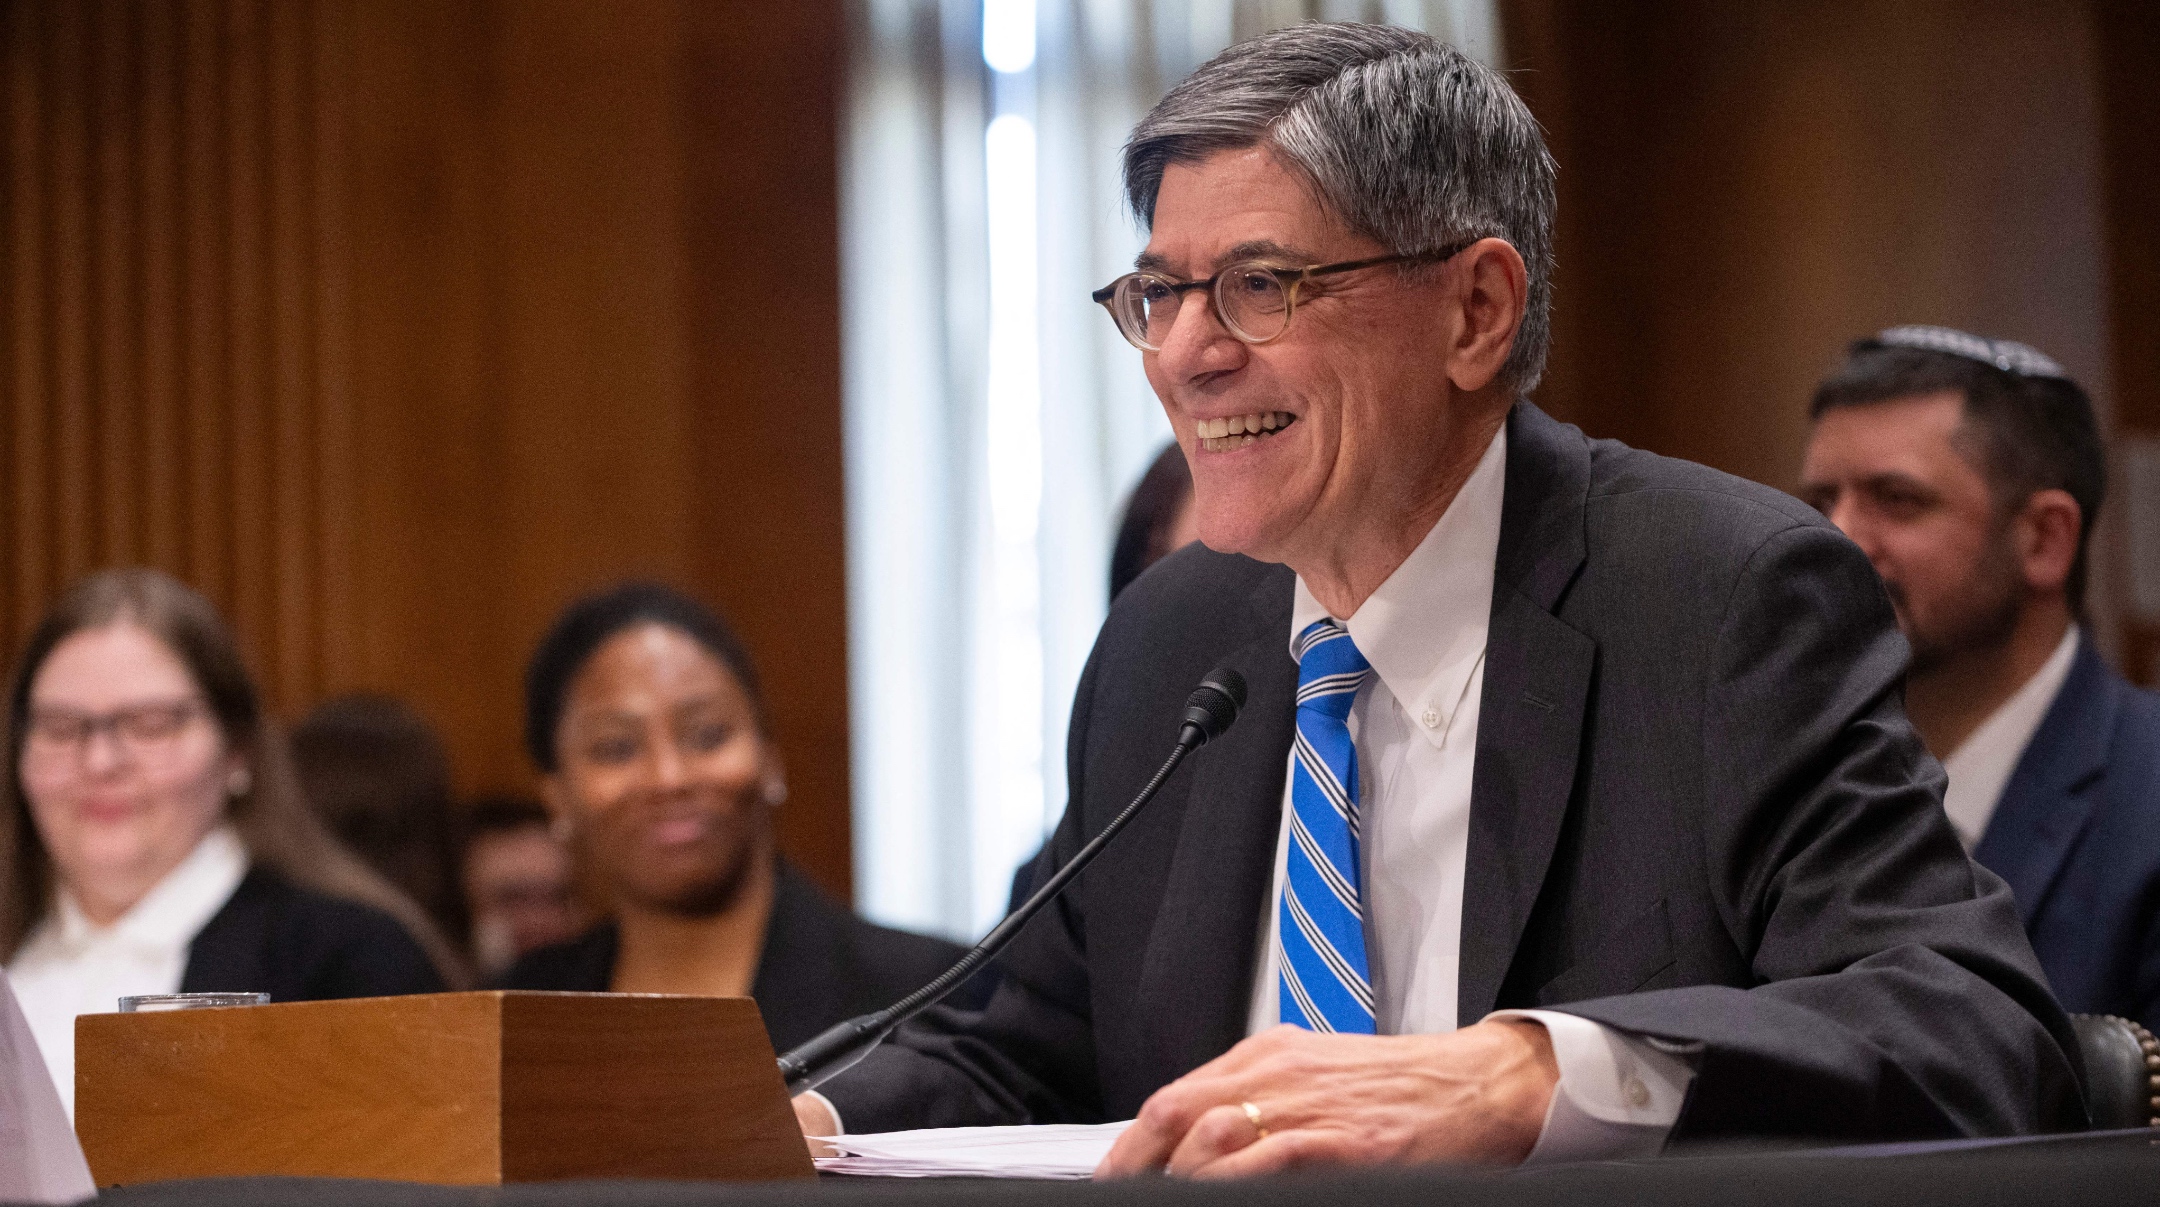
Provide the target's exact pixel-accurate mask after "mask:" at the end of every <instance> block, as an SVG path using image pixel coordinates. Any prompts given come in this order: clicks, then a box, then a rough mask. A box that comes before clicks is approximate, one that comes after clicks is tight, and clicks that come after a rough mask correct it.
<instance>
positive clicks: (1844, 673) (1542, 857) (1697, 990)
mask: <svg viewBox="0 0 2160 1207" xmlns="http://www.w3.org/2000/svg"><path fill="white" fill-rule="evenodd" d="M1508 425H1509V426H1508V458H1507V461H1508V465H1507V485H1506V501H1505V504H1504V508H1503V514H1502V520H1501V532H1500V549H1499V557H1498V561H1497V564H1496V569H1497V573H1496V575H1495V582H1494V590H1493V610H1492V623H1491V629H1490V636H1489V638H1488V645H1487V649H1486V663H1485V685H1484V695H1483V697H1482V704H1481V714H1480V719H1479V726H1478V742H1477V763H1476V768H1475V770H1474V772H1473V775H1472V788H1471V817H1470V846H1469V856H1468V868H1467V881H1466V885H1465V888H1464V895H1463V897H1464V899H1463V921H1462V955H1461V961H1462V962H1461V969H1460V989H1459V1007H1458V1016H1459V1017H1460V1018H1461V1019H1462V1020H1463V1021H1465V1022H1466V1023H1467V1022H1473V1021H1475V1020H1477V1019H1478V1018H1480V1017H1482V1016H1483V1015H1484V1014H1485V1013H1486V1012H1488V1011H1490V1010H1493V1009H1496V1008H1501V1007H1530V1006H1540V1007H1552V1006H1559V1005H1563V1004H1564V1005H1566V1006H1567V1008H1568V1009H1569V1010H1570V1011H1571V1012H1573V1013H1577V1014H1580V1015H1583V1016H1585V1017H1588V1018H1592V1019H1596V1020H1598V1021H1600V1022H1603V1023H1606V1024H1608V1025H1610V1026H1614V1027H1619V1028H1622V1029H1625V1030H1628V1031H1631V1032H1635V1033H1639V1034H1645V1035H1651V1036H1656V1037H1660V1038H1662V1039H1665V1040H1669V1041H1673V1042H1675V1043H1677V1044H1682V1045H1687V1046H1688V1047H1689V1048H1690V1049H1691V1050H1692V1051H1693V1052H1694V1054H1695V1059H1696V1061H1697V1066H1698V1073H1697V1076H1696V1079H1695V1082H1694V1085H1693V1088H1692V1090H1691V1092H1690V1094H1689V1097H1688V1101H1687V1104H1686V1106H1685V1107H1684V1108H1683V1110H1682V1113H1681V1116H1680V1119H1679V1122H1678V1124H1677V1126H1676V1128H1675V1132H1674V1136H1675V1138H1676V1139H1691V1138H1700V1137H1715V1136H1739V1135H1746V1136H1752V1135H1797V1136H1811V1137H1854V1138H1887V1137H1922V1136H1948V1135H1957V1134H1971V1135H1988V1134H2004V1133H2015V1132H2027V1131H2035V1130H2042V1129H2052V1128H2061V1127H2068V1126H2077V1125H2079V1124H2080V1123H2081V1122H2082V1118H2083V1112H2082V1107H2081V1106H2080V1105H2079V1102H2078V1094H2077V1086H2076V1080H2075V1072H2074V1067H2073V1058H2072V1057H2070V1056H2068V1055H2066V1053H2069V1052H2073V1051H2075V1048H2074V1042H2073V1040H2072V1038H2071V1035H2070V1031H2069V1028H2068V1024H2067V1021H2066V1020H2065V1018H2064V1016H2063V1013H2062V1011H2061V1010H2060V1008H2059V1007H2057V1005H2056V1004H2055V1001H2054V999H2053V998H2052V997H2051V996H2050V995H2049V992H2048V989H2047V984H2046V982H2045V981H2044V980H2043V979H2042V977H2041V974H2040V970H2039V967H2038V965H2037V963H2036V962H2035V960H2034V958H2033V954H2032V949H2031V948H2030V947H2029V946H2028V945H2027V943H2026V939H2025V935H2024V931H2023V928H2022V927H2021V926H2020V925H2019V923H2018V915H2017V909H2016V906H2015V905H2014V904H2013V903H2012V901H2011V898H2010V894H2009V892H2008V891H2007V889H2006V888H2005V887H2004V885H2003V883H2002V881H2000V880H1999V879H1997V878H1996V877H1995V876H1993V875H1992V874H1990V873H1988V872H1986V871H1984V870H1982V869H1980V868H1979V867H1977V866H1976V865H1974V864H1973V863H1972V862H1971V861H1970V860H1968V859H1967V858H1966V857H1965V854H1964V852H1963V851H1962V850H1961V849H1960V848H1959V846H1958V842H1957V838H1956V837H1955V835H1954V834H1953V833H1952V832H1951V829H1950V826H1949V823H1948V821H1947V820H1946V819H1945V817H1944V815H1943V811H1942V787H1943V775H1942V770H1941V768H1940V767H1939V765H1938V764H1937V763H1936V762H1935V761H1934V759H1932V758H1931V757H1929V756H1928V754H1927V752H1926V750H1925V749H1924V748H1923V747H1922V745H1921V743H1920V740H1919V738H1918V737H1917V736H1916V735H1915V734H1914V732H1913V730H1912V728H1911V726H1910V724H1909V723H1908V722H1907V721H1906V718H1905V714H1904V709H1903V697H1902V684H1903V673H1904V666H1905V661H1906V654H1907V651H1906V646H1905V642H1904V640H1903V638H1901V637H1900V636H1899V635H1898V633H1897V630H1896V627H1895V625H1894V623H1893V618H1892V615H1891V611H1890V607H1889V604H1888V601H1887V600H1886V598H1885V597H1884V594H1883V591H1882V587H1881V585H1880V583H1879V581H1878V580H1877V579H1876V577H1875V574H1874V572H1873V570H1872V569H1871V568H1870V567H1869V566H1868V563H1867V559H1866V558H1865V557H1864V556H1862V555H1861V553H1860V552H1859V550H1858V549H1856V548H1854V547H1853V546H1852V544H1851V543H1849V542H1848V541H1846V540H1845V538H1844V537H1843V536H1841V535H1840V534H1839V533H1838V532H1837V530H1836V529H1835V528H1832V527H1831V526H1829V525H1828V524H1827V523H1825V522H1824V521H1823V519H1822V517H1821V516H1819V515H1817V514H1816V513H1815V512H1814V511H1813V510H1811V509H1809V508H1808V507H1807V506H1805V505H1804V504H1801V503H1800V502H1798V501H1796V500H1794V499H1791V498H1789V497H1787V496H1785V495H1783V494H1779V493H1778V492H1776V491H1773V490H1769V489H1767V488H1764V487H1761V486H1756V485H1753V484H1751V483H1747V482H1743V481H1740V480H1738V479H1735V478H1731V477H1727V476H1725V475H1723V474H1719V473H1716V472H1713V471H1711V470H1708V469H1704V468H1702V467H1701V466H1697V465H1691V464H1688V463H1686V462H1681V461H1673V460H1668V459H1666V458H1662V457H1657V456H1653V455H1651V454H1648V453H1643V452H1639V451H1636V450H1633V449H1629V448H1627V447H1625V446H1622V445H1619V444H1615V443H1612V442H1609V441H1592V440H1589V439H1587V438H1585V437H1584V436H1583V434H1582V433H1581V432H1580V431H1578V430H1576V429H1575V428H1573V427H1568V426H1565V425H1562V424H1560V423H1557V422H1555V421H1553V420H1552V419H1551V418H1549V417H1547V416H1546V415H1545V414H1544V413H1543V412H1541V411H1539V410H1537V409H1536V408H1535V407H1533V406H1531V405H1529V404H1528V403H1523V404H1521V405H1518V406H1517V407H1516V409H1515V411H1514V412H1513V414H1512V415H1511V416H1510V418H1509V421H1508ZM1292 582H1293V579H1292V575H1291V573H1290V571H1289V570H1287V569H1285V568H1283V567H1280V566H1272V565H1263V564H1261V563H1259V562H1254V561H1251V560H1248V559H1245V558H1241V557H1233V556H1225V555H1222V554H1216V553H1212V552H1209V551H1208V550H1206V549H1204V548H1201V547H1198V546H1195V547H1193V548H1191V549H1189V550H1187V551H1185V552H1183V553H1180V554H1177V555H1174V556H1173V557H1171V558H1169V559H1167V560H1165V561H1164V562H1162V563H1161V564H1159V565H1158V567H1157V568H1156V569H1154V570H1152V571H1150V572H1149V573H1148V574H1146V575H1144V576H1143V577H1142V578H1141V579H1140V580H1139V581H1138V582H1137V583H1135V584H1134V586H1133V587H1131V588H1130V589H1128V590H1127V591H1126V592H1125V594H1123V595H1122V596H1120V598H1119V600H1118V602H1117V605H1116V606H1115V607H1114V608H1113V609H1112V611H1111V615H1110V618H1109V619H1108V621H1107V622H1105V624H1104V626H1103V630H1102V634H1101V637H1100V638H1099V639H1098V641H1097V642H1096V647H1095V651H1094V654H1093V655H1092V656H1091V658H1090V659H1089V662H1088V666H1087V670H1086V672H1085V673H1084V674H1083V676H1082V677H1081V682H1080V687H1079V691H1078V693H1077V696H1076V698H1075V700H1074V704H1073V718H1072V730H1071V736H1070V740H1069V748H1068V751H1067V760H1068V768H1069V770H1068V774H1069V777H1070V784H1071V802H1070V806H1069V808H1068V811H1067V813H1066V816H1065V819H1064V821H1063V822H1062V823H1061V824H1060V826H1059V828H1058V830H1057V833H1056V835H1055V836H1054V837H1053V839H1052V843H1051V850H1052V852H1053V858H1054V859H1055V860H1057V861H1059V862H1062V861H1063V860H1064V859H1065V858H1067V857H1069V856H1070V855H1071V854H1072V853H1073V852H1074V851H1075V850H1077V849H1078V847H1079V846H1080V844H1081V842H1082V841H1083V839H1084V838H1085V837H1086V836H1088V835H1092V834H1093V833H1094V832H1095V831H1097V830H1098V829H1099V828H1100V827H1101V826H1102V825H1103V823H1104V822H1105V821H1107V820H1108V819H1109V818H1110V817H1111V816H1112V815H1113V814H1114V813H1115V812H1116V811H1117V810H1118V809H1119V808H1120V807H1122V806H1123V805H1124V804H1125V803H1126V802H1127V801H1128V800H1129V799H1130V797H1131V795H1132V794H1133V792H1134V791H1135V790H1136V789H1137V788H1138V787H1139V786H1140V785H1141V783H1143V782H1144V781H1145V780H1146V779H1147V777H1148V775H1149V774H1150V773H1151V772H1152V771H1153V769H1154V767H1155V766H1156V764H1157V763H1158V762H1159V761H1160V760H1161V759H1162V757H1163V756H1164V754H1165V753H1166V751H1167V748H1168V746H1169V745H1170V743H1171V741H1172V740H1173V739H1174V737H1175V734H1176V730H1177V718H1178V715H1179V711H1180V706H1181V704H1182V702H1183V700H1184V698H1185V695H1186V693H1187V692H1188V691H1190V690H1191V687H1192V685H1193V684H1194V683H1195V682H1197V681H1198V680H1199V679H1200V677H1201V676H1202V675H1203V674H1205V673H1206V672H1207V671H1208V670H1209V669H1210V668H1211V667H1214V666H1216V665H1217V664H1220V663H1229V664H1231V665H1233V666H1236V667H1237V668H1238V669H1239V670H1240V671H1242V672H1243V673H1244V675H1245V677H1246V679H1247V681H1248V683H1249V684H1250V686H1251V699H1250V701H1249V702H1248V704H1247V705H1246V708H1245V712H1244V715H1243V716H1242V717H1241V718H1240V719H1239V721H1238V722H1237V724H1236V726H1235V727H1234V728H1233V729H1232V730H1231V731H1230V732H1229V733H1228V734H1226V735H1225V736H1224V737H1223V738H1222V739H1221V740H1220V741H1218V742H1216V743H1214V744H1211V745H1209V746H1207V747H1205V748H1203V749H1202V750H1200V751H1199V752H1198V753H1197V754H1195V755H1194V756H1193V757H1192V758H1190V759H1188V760H1187V761H1186V763H1185V765H1184V766H1183V767H1182V768H1180V769H1179V771H1178V772H1177V774H1176V775H1175V776H1173V777H1172V778H1171V779H1170V781H1169V782H1168V783H1167V784H1166V785H1165V787H1164V788H1163V790H1162V793H1161V795H1160V796H1159V797H1158V798H1157V799H1156V800H1155V801H1154V803H1153V804H1151V805H1150V806H1149V807H1148V809H1147V810H1146V811H1145V812H1143V813H1142V814H1141V815H1140V816H1139V817H1138V818H1137V819H1135V821H1134V822H1133V824H1132V827H1131V830H1130V832H1129V833H1127V834H1124V835H1122V836H1120V837H1119V839H1118V840H1117V842H1116V843H1115V844H1114V845H1112V846H1111V847H1110V848H1109V849H1108V850H1107V851H1106V852H1105V853H1104V855H1103V858H1102V859H1101V860H1100V861H1099V862H1098V863H1096V864H1095V865H1094V866H1093V867H1092V868H1090V869H1089V870H1088V872H1087V873H1086V874H1085V875H1083V876H1082V877H1080V878H1079V880H1078V881H1076V882H1075V884H1074V885H1073V888H1072V891H1070V892H1068V893H1067V894H1066V896H1065V897H1064V898H1063V900H1062V901H1061V902H1060V903H1059V905H1058V906H1057V907H1056V908H1055V909H1053V910H1050V911H1046V912H1045V914H1044V916H1042V917H1040V918H1038V919H1036V920H1035V922H1034V923H1033V924H1031V926H1030V927H1029V929H1028V930H1027V931H1026V932H1024V933H1023V934H1022V936H1021V937H1020V939H1019V941H1018V942H1017V943H1015V945H1014V946H1013V947H1012V948H1011V949H1010V952H1009V954H1008V956H1007V959H1006V971H1007V975H1006V980H1005V983H1004V985H1003V986H1002V987H1001V988H1000V989H999V991H998V993H997V995H996V996H995V997H993V998H992V1000H991V1002H990V1004H989V1006H988V1007H987V1009H986V1010H985V1011H984V1012H983V1013H981V1014H980V1015H962V1014H958V1013H948V1014H944V1015H939V1016H934V1017H931V1018H929V1019H928V1020H927V1021H926V1022H925V1023H924V1024H923V1025H918V1026H912V1027H910V1028H907V1029H904V1030H903V1031H902V1032H901V1033H900V1035H898V1036H897V1037H896V1038H895V1040H894V1041H893V1042H891V1043H889V1044H887V1045H886V1046H885V1047H884V1048H883V1049H881V1050H879V1051H878V1052H875V1053H873V1054H872V1056H871V1057H870V1059H868V1060H867V1061H865V1062H864V1063H863V1064H862V1065H860V1066H858V1067H857V1068H856V1069H855V1070H854V1071H851V1072H850V1073H848V1074H846V1075H843V1076H841V1077H839V1078H836V1079H834V1080H833V1081H832V1082H830V1083H828V1085H827V1086H826V1087H825V1092H826V1093H827V1094H828V1095H829V1096H830V1097H831V1098H832V1100H833V1101H834V1103H835V1105H836V1106H837V1107H838V1108H839V1110H840V1113H841V1115H842V1117H843V1118H844V1119H845V1121H846V1124H847V1126H848V1128H849V1130H851V1131H858V1132H860V1131H877V1130H882V1129H887V1128H898V1127H926V1126H936V1125H951V1124H976V1123H1010V1122H1022V1121H1037V1122H1046V1121H1055V1120H1074V1121H1088V1120H1102V1119H1122V1118H1127V1117H1130V1116H1131V1115H1132V1114H1133V1113H1134V1112H1135V1111H1136V1110H1137V1109H1138V1108H1139V1106H1140V1104H1141V1103H1142V1102H1143V1101H1144V1100H1145V1099H1146V1098H1147V1096H1148V1095H1149V1094H1150V1093H1151V1092H1153V1091H1154V1090H1155V1089H1156V1088H1158V1087H1160V1086H1162V1085H1163V1084H1165V1083H1167V1082H1169V1081H1171V1080H1172V1079H1174V1078H1176V1077H1178V1076H1179V1075H1181V1074H1183V1073H1185V1072H1186V1071H1188V1070H1190V1069H1192V1068H1193V1067H1195V1066H1197V1065H1199V1064H1201V1063H1202V1062H1204V1061H1207V1060H1209V1059H1211V1058H1213V1057H1214V1056H1216V1055H1218V1054H1220V1053H1222V1052H1223V1051H1224V1050H1226V1049H1228V1048H1229V1047H1230V1046H1231V1045H1232V1044H1234V1043H1236V1042H1237V1041H1238V1039H1239V1038H1241V1037H1242V1035H1243V1033H1244V1029H1245V1019H1246V1011H1247V1004H1248V995H1249V992H1250V987H1251V984H1252V977H1253V970H1254V959H1255V955H1256V952H1255V948H1256V947H1257V943H1258V934H1259V921H1260V918H1261V916H1262V914H1261V911H1262V910H1264V909H1265V908H1267V900H1266V899H1267V895H1268V891H1269V884H1270V880H1271V872H1272V869H1273V861H1274V853H1275V841H1276V834H1277V829H1278V821H1279V817H1280V809H1281V802H1282V792H1283V776H1284V773H1285V767H1286V761H1287V757H1288V749H1289V745H1290V738H1291V729H1292V717H1293V712H1294V707H1295V705H1294V693H1295V688H1296V681H1297V670H1296V666H1295V664H1294V663H1292V661H1291V659H1290V655H1289V651H1288V642H1289V636H1290V633H1289V626H1290V603H1291V589H1292Z"/></svg>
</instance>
